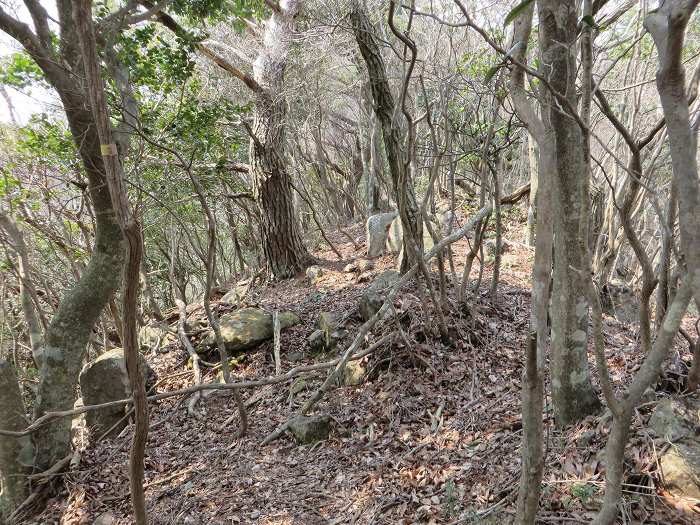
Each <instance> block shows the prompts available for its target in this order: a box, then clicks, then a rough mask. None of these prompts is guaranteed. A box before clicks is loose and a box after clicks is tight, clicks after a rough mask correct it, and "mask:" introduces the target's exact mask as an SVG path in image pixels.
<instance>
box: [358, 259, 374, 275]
mask: <svg viewBox="0 0 700 525" xmlns="http://www.w3.org/2000/svg"><path fill="white" fill-rule="evenodd" d="M357 269H358V270H359V271H360V272H368V271H370V270H373V269H374V262H372V261H370V260H368V259H360V260H359V261H358V263H357Z"/></svg>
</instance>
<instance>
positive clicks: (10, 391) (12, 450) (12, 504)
mask: <svg viewBox="0 0 700 525" xmlns="http://www.w3.org/2000/svg"><path fill="white" fill-rule="evenodd" d="M0 421H2V425H3V428H4V429H6V430H14V431H20V430H24V429H25V428H26V426H27V420H26V415H25V411H24V401H23V400H22V394H21V393H20V390H19V383H18V382H17V374H16V373H15V369H14V367H13V366H12V365H11V364H10V363H8V362H7V361H5V360H0ZM32 456H33V451H32V445H31V440H30V439H29V437H27V436H25V437H21V438H16V437H10V436H0V521H2V520H3V519H4V518H6V517H7V516H8V515H9V514H11V513H12V511H14V510H15V509H16V508H17V506H18V505H19V504H20V503H22V502H23V501H24V500H25V498H26V497H27V496H28V494H29V484H28V483H27V478H26V475H27V474H28V471H29V467H30V466H31V462H32Z"/></svg>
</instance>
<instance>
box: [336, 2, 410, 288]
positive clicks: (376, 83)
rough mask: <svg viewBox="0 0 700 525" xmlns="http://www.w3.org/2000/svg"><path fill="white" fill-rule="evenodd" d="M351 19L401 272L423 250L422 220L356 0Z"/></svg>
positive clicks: (382, 73)
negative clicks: (382, 159) (387, 178)
mask: <svg viewBox="0 0 700 525" xmlns="http://www.w3.org/2000/svg"><path fill="white" fill-rule="evenodd" d="M350 21H351V22H352V28H353V31H354V33H355V39H356V40H357V43H358V45H359V47H360V53H361V54H362V57H363V58H364V60H365V64H366V65H367V71H368V73H369V79H370V86H371V88H372V98H373V100H374V111H375V113H376V115H377V118H378V119H379V122H380V123H381V125H382V132H383V135H384V148H385V150H386V156H387V160H388V162H389V171H390V173H391V181H392V185H393V190H394V197H395V199H396V205H397V207H398V210H399V217H401V225H402V227H403V232H404V235H403V245H404V246H403V254H404V256H403V258H402V259H401V267H400V272H401V273H402V274H403V273H405V272H406V271H408V269H409V268H411V267H412V266H413V265H414V264H415V263H416V262H418V257H420V256H422V254H423V222H422V221H421V220H420V217H419V210H418V202H417V200H416V195H415V191H414V188H413V181H412V178H411V173H410V170H409V169H408V166H409V164H408V163H407V162H406V153H405V152H404V151H403V149H402V148H401V144H402V142H403V139H404V138H405V132H404V131H403V130H402V129H401V127H400V125H399V123H398V122H397V119H396V118H395V115H396V114H397V108H396V103H395V101H394V96H393V94H392V92H391V87H390V86H389V81H388V80H387V78H388V77H387V74H386V66H385V65H384V60H383V58H382V55H381V52H380V50H379V46H378V44H377V40H376V37H375V36H374V30H373V28H372V25H371V24H370V22H369V19H368V18H367V13H366V12H365V11H364V10H363V8H362V6H361V5H360V2H359V1H353V4H352V7H351V10H350Z"/></svg>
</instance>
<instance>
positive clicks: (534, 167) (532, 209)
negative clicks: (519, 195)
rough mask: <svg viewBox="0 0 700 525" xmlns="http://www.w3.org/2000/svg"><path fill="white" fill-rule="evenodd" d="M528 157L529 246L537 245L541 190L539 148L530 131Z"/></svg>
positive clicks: (526, 238) (527, 237)
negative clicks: (538, 203) (536, 234)
mask: <svg viewBox="0 0 700 525" xmlns="http://www.w3.org/2000/svg"><path fill="white" fill-rule="evenodd" d="M527 158H528V166H529V168H530V201H529V205H528V208H527V233H526V235H525V244H527V245H528V246H534V245H535V230H536V228H537V226H536V224H537V192H538V190H539V179H538V178H537V175H538V173H539V151H538V150H537V141H535V139H534V138H533V137H532V135H531V134H529V133H528V136H527Z"/></svg>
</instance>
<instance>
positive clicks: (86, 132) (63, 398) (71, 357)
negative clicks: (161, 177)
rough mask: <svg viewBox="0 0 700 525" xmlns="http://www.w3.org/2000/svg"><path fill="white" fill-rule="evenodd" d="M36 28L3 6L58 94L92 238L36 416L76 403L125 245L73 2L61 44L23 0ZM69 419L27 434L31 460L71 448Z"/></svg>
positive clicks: (4, 20) (51, 458) (42, 372)
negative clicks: (78, 164) (77, 160)
mask: <svg viewBox="0 0 700 525" xmlns="http://www.w3.org/2000/svg"><path fill="white" fill-rule="evenodd" d="M27 8H28V9H29V10H30V14H31V16H32V19H33V21H34V27H35V31H36V32H33V31H32V30H31V29H30V27H29V26H28V25H26V24H24V23H22V22H20V21H18V20H16V19H14V18H12V17H11V16H9V15H8V14H7V13H5V12H4V11H3V10H2V9H0V29H1V30H3V31H4V32H5V33H7V34H8V35H10V36H11V37H13V38H14V39H15V40H17V41H18V42H19V43H21V44H22V46H23V47H24V49H25V50H26V51H27V52H28V53H29V55H30V56H31V57H32V58H33V59H34V61H35V62H36V63H37V65H38V66H39V67H40V68H41V70H42V71H43V73H44V76H45V77H46V80H47V81H48V82H49V84H51V86H52V87H53V88H54V89H55V90H56V92H57V93H58V95H59V97H60V99H61V102H62V104H63V108H64V110H65V112H66V117H67V120H68V125H69V128H70V131H71V134H72V136H73V140H74V141H75V144H76V147H77V148H78V151H79V154H80V157H81V159H82V162H83V167H84V170H85V174H86V176H87V180H88V192H89V195H90V199H91V201H92V207H93V210H94V215H95V241H94V246H93V249H92V254H91V257H90V262H89V263H88V265H87V267H86V268H85V271H84V272H83V273H82V275H81V277H80V279H79V280H78V281H77V282H76V283H75V285H74V286H73V287H72V289H71V290H70V291H68V292H67V293H66V294H65V296H64V297H63V299H62V300H61V303H60V305H59V307H58V309H57V311H56V314H55V315H54V317H53V319H52V320H51V322H50V324H49V326H48V328H47V330H46V333H45V337H44V342H43V345H42V348H41V349H40V350H39V352H37V353H38V355H39V361H40V362H41V366H40V369H39V386H38V389H37V398H36V401H35V404H34V415H35V417H39V416H41V415H43V414H45V413H46V412H52V411H60V410H68V409H71V408H73V403H74V401H75V395H76V384H77V380H78V374H79V372H80V368H81V365H82V362H83V357H84V355H85V350H86V346H87V343H88V340H89V337H90V334H91V332H92V329H93V327H94V325H95V323H96V321H97V319H98V318H99V316H100V313H101V312H102V310H103V308H104V306H105V305H106V304H107V302H108V301H109V299H110V298H111V297H112V295H113V294H114V292H115V290H116V288H117V286H118V283H119V276H120V271H121V268H122V261H123V256H124V248H123V244H122V235H121V231H120V229H119V226H118V224H117V222H116V220H115V216H114V209H113V207H112V202H111V198H110V192H109V189H108V187H107V185H106V183H105V177H104V164H103V162H102V155H101V153H100V143H99V139H98V137H97V133H95V122H94V120H93V117H92V114H91V112H90V108H89V107H88V106H87V104H86V101H87V97H86V94H85V92H84V90H83V88H82V86H81V84H80V78H79V77H78V76H76V75H74V74H73V73H72V71H80V70H81V65H80V49H79V46H78V41H77V39H76V38H75V25H74V23H73V19H72V12H71V2H67V1H59V2H57V8H58V9H57V16H58V20H59V22H60V28H61V30H60V35H59V42H58V46H55V45H54V43H53V40H52V38H53V37H52V35H51V32H50V30H49V17H48V14H47V12H46V10H45V9H44V8H43V7H42V6H41V4H40V3H39V2H31V3H28V4H27ZM70 427H71V420H70V419H69V418H63V419H60V420H57V421H54V422H53V423H51V424H48V425H46V426H43V427H41V428H40V429H39V430H37V431H36V432H35V433H34V434H33V436H32V438H33V440H34V444H35V449H36V458H35V467H36V469H37V470H40V471H43V470H47V469H48V468H49V467H51V466H52V465H53V464H54V463H56V462H58V461H59V460H61V459H63V458H65V457H66V456H67V455H68V454H69V453H70V447H71V441H70Z"/></svg>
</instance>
